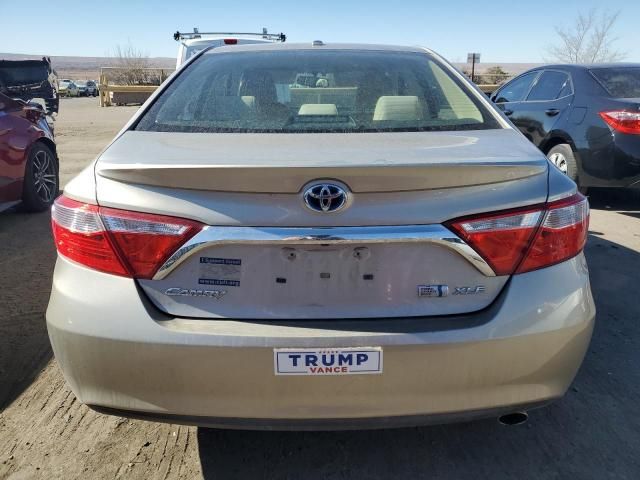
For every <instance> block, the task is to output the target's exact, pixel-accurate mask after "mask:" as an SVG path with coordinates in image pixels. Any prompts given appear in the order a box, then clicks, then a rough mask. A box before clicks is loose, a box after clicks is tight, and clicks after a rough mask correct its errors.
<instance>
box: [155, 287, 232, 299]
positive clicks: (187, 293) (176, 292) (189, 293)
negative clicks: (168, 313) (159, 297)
mask: <svg viewBox="0 0 640 480" xmlns="http://www.w3.org/2000/svg"><path fill="white" fill-rule="evenodd" d="M164 294H165V295H168V296H170V297H205V298H213V299H215V300H220V299H221V298H222V297H224V296H225V295H226V294H227V291H226V290H200V289H196V288H180V287H172V288H167V289H166V290H165V291H164Z"/></svg>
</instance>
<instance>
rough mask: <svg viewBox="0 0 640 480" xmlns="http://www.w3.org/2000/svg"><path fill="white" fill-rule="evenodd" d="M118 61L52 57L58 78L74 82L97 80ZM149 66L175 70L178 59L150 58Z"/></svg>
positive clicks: (12, 57) (22, 56)
mask: <svg viewBox="0 0 640 480" xmlns="http://www.w3.org/2000/svg"><path fill="white" fill-rule="evenodd" d="M43 56H44V55H26V54H22V53H0V59H4V60H30V59H40V58H42V57H43ZM117 62H118V60H117V59H116V58H113V57H66V56H53V55H51V63H52V64H53V68H54V69H55V70H56V72H58V77H60V78H62V77H64V78H71V79H73V80H86V79H97V78H98V77H99V75H100V68H101V67H109V66H113V65H116V64H117ZM149 66H150V67H155V68H166V69H168V70H173V69H174V68H175V66H176V59H175V58H169V57H153V58H149Z"/></svg>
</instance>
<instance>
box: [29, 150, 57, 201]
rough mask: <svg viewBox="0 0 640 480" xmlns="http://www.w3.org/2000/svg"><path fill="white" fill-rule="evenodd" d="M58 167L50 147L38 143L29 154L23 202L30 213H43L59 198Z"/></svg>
mask: <svg viewBox="0 0 640 480" xmlns="http://www.w3.org/2000/svg"><path fill="white" fill-rule="evenodd" d="M59 184H60V180H59V178H58V165H57V161H56V157H55V155H54V154H53V152H52V151H51V149H50V148H49V147H47V146H46V145H44V144H43V143H36V144H35V145H34V146H33V147H32V148H31V152H29V159H28V160H27V166H26V169H25V172H24V184H23V186H22V202H23V204H24V207H25V209H27V210H28V211H30V212H42V211H43V210H46V209H47V208H49V207H50V206H51V204H52V203H53V201H54V200H55V199H56V197H57V196H58V186H59Z"/></svg>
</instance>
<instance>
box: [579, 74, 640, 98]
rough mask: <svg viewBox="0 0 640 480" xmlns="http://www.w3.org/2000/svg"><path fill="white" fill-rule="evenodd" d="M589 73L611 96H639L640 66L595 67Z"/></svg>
mask: <svg viewBox="0 0 640 480" xmlns="http://www.w3.org/2000/svg"><path fill="white" fill-rule="evenodd" d="M591 74H592V75H593V76H594V77H596V78H597V79H598V81H600V83H601V84H602V86H603V87H604V88H605V90H606V91H607V93H609V95H611V96H612V97H613V98H640V67H631V68H629V67H618V68H596V69H593V70H591Z"/></svg>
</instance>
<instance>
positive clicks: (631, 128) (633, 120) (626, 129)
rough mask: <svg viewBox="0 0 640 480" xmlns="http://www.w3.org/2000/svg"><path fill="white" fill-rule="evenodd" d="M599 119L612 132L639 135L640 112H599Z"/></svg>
mask: <svg viewBox="0 0 640 480" xmlns="http://www.w3.org/2000/svg"><path fill="white" fill-rule="evenodd" d="M600 117H601V118H602V119H603V120H604V121H605V122H606V123H607V125H609V126H610V127H611V128H613V129H614V130H617V131H618V132H621V133H629V134H631V135H640V112H627V111H624V110H615V111H610V112H600Z"/></svg>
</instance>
